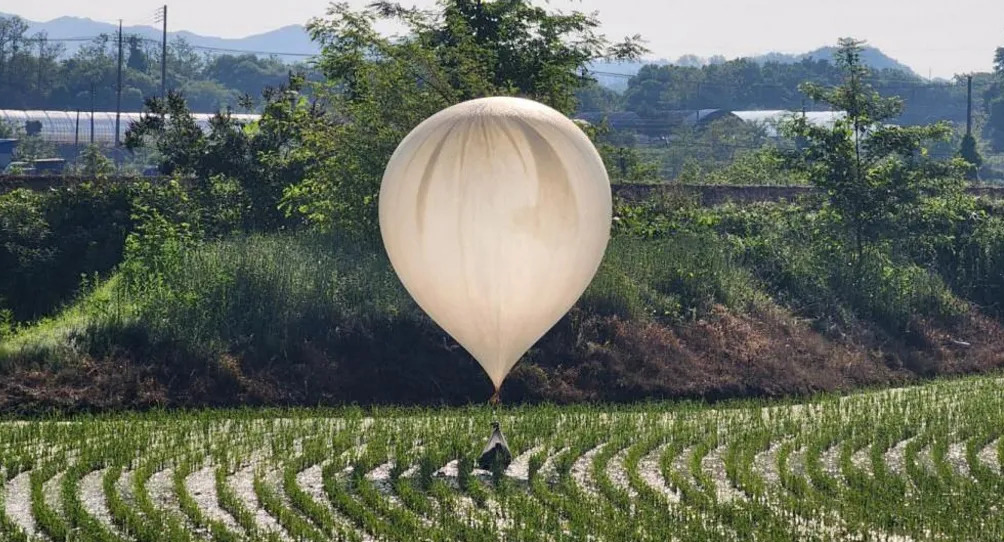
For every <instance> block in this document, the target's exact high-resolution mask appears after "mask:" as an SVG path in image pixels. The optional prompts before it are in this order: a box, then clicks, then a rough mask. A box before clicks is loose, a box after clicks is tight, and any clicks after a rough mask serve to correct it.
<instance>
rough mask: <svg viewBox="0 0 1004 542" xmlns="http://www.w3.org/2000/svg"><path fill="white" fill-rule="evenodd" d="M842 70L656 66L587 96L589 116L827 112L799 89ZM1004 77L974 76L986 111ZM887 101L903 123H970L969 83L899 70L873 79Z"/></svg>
mask: <svg viewBox="0 0 1004 542" xmlns="http://www.w3.org/2000/svg"><path fill="white" fill-rule="evenodd" d="M840 77H841V75H840V69H839V68H838V67H837V66H835V65H834V64H833V63H831V62H829V61H827V60H820V59H812V58H806V59H803V60H801V61H799V62H794V63H792V62H773V61H767V62H758V61H756V60H754V59H747V58H742V59H736V60H729V61H725V62H721V63H714V64H709V65H705V66H699V67H698V66H677V65H661V66H657V65H648V66H643V67H642V68H641V70H640V71H639V72H638V74H637V75H635V76H633V77H631V78H630V79H629V81H628V86H627V89H626V90H625V91H624V92H623V93H617V92H613V91H610V90H608V89H605V88H601V87H598V86H593V87H590V88H589V89H587V90H584V91H581V92H580V95H579V96H580V109H581V110H583V111H632V112H634V113H637V114H638V115H639V116H641V117H642V118H645V119H652V120H658V119H660V118H661V117H663V116H665V115H666V114H667V113H669V112H672V111H678V110H693V109H728V110H733V111H737V110H742V111H748V110H764V109H768V110H775V109H784V110H789V111H800V110H802V109H808V110H814V109H819V106H818V105H817V104H813V103H812V102H809V101H806V98H805V94H804V93H802V92H801V91H800V90H799V85H801V84H802V83H805V82H807V81H811V82H814V83H818V84H822V85H834V84H836V83H838V82H839V81H840ZM998 81H999V80H998V78H996V77H995V76H994V75H993V74H990V73H982V74H977V75H976V76H975V77H974V100H975V101H976V106H977V108H979V109H980V110H985V109H988V108H989V104H990V102H991V101H992V100H993V99H994V98H996V97H997V96H998V94H999V88H998V85H997V82H998ZM869 82H870V83H871V84H872V85H873V86H874V88H875V90H876V91H878V92H879V93H880V94H882V95H886V96H900V97H901V98H903V100H904V102H905V104H906V107H905V110H904V113H903V115H902V116H901V117H900V118H899V119H897V120H898V122H901V123H903V124H924V123H929V122H934V121H939V120H947V121H952V122H965V120H966V92H967V90H966V81H965V78H963V77H959V78H956V80H954V81H950V82H945V81H942V82H931V81H927V80H925V79H922V78H920V77H918V76H917V75H915V74H913V73H911V72H907V71H903V70H895V69H883V70H873V72H872V77H871V81H869Z"/></svg>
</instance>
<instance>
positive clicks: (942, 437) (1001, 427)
mask: <svg viewBox="0 0 1004 542" xmlns="http://www.w3.org/2000/svg"><path fill="white" fill-rule="evenodd" d="M1002 391H1004V383H1002V381H1001V380H1000V379H998V378H988V377H983V378H971V379H964V380H955V381H946V382H937V383H932V384H928V385H924V386H920V387H915V388H906V389H897V390H887V391H876V392H866V393H862V394H859V395H854V396H848V397H822V398H819V399H816V400H812V401H809V402H806V403H804V404H794V403H764V402H742V403H731V404H726V405H714V406H707V405H699V404H690V403H687V404H682V403H665V404H662V403H660V404H646V405H636V406H630V407H598V406H596V407H519V408H513V409H503V410H501V411H499V412H498V413H497V416H498V418H499V419H500V420H501V422H502V426H503V429H504V430H505V432H506V434H507V437H508V439H509V444H510V447H511V448H512V449H513V453H514V456H516V457H515V459H514V461H513V463H512V464H511V465H510V466H509V467H508V468H507V469H505V470H504V471H503V470H501V469H497V470H496V471H495V472H488V471H480V470H477V469H475V468H474V462H475V459H476V457H477V455H478V453H479V452H480V448H481V446H482V445H483V444H484V442H485V440H486V439H487V436H488V434H489V432H490V430H489V427H490V421H491V419H492V417H493V415H495V414H493V413H492V412H491V411H490V410H489V409H488V408H487V407H486V408H475V407H471V408H467V409H443V410H417V409H416V410H366V411H364V410H361V409H349V408H345V409H317V410H283V411H278V410H272V411H261V410H243V411H207V412H190V413H147V414H141V415H134V416H124V415H118V416H111V417H97V418H70V419H61V420H56V419H53V420H42V421H8V422H3V423H2V425H0V457H2V471H0V473H2V476H0V480H3V486H2V491H0V499H2V502H0V511H2V515H0V540H4V541H8V540H9V541H19V542H20V541H35V540H38V541H44V540H48V541H57V540H58V541H63V540H86V541H126V540H137V541H149V542H153V541H169V542H171V541H186V542H187V541H200V540H215V541H221V542H222V541H245V540H247V541H259V540H261V541H270V542H271V541H310V542H320V541H328V540H352V541H369V540H395V541H398V540H400V541H412V540H470V541H481V540H484V541H488V540H492V541H495V540H514V541H516V540H518V541H535V540H541V541H560V540H576V541H579V540H597V541H600V540H609V541H615V540H616V541H620V540H624V541H634V540H659V541H668V540H675V541H681V542H682V541H707V540H763V541H774V540H776V541H781V540H784V541H790V540H887V541H910V540H978V541H997V540H1004V513H1002V510H1001V506H1002V505H1004V476H1002V473H1001V464H1002V459H1004V457H1002V456H1004V446H1002V445H1001V442H1002V441H1001V440H1000V437H1001V433H1002V431H1004V393H1002Z"/></svg>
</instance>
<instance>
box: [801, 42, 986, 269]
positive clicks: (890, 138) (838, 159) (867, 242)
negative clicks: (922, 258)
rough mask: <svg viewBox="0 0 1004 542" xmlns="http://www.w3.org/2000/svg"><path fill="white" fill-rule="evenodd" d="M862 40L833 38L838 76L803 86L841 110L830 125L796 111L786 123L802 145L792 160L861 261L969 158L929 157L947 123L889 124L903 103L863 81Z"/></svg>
mask: <svg viewBox="0 0 1004 542" xmlns="http://www.w3.org/2000/svg"><path fill="white" fill-rule="evenodd" d="M863 43H864V42H861V41H857V40H853V39H842V40H840V48H839V50H838V52H837V55H836V61H837V65H838V66H839V67H840V69H841V72H842V74H843V82H842V83H841V84H840V85H837V86H834V87H826V86H823V85H819V84H815V83H807V84H805V85H803V86H802V90H803V91H804V92H805V94H806V95H807V96H808V97H809V98H810V99H812V100H813V101H815V102H817V103H823V104H827V105H829V106H830V107H832V108H834V109H836V110H838V111H844V112H846V117H845V118H844V119H842V120H840V121H838V122H836V123H835V124H834V126H832V127H824V126H817V125H813V124H811V123H810V122H808V121H807V120H806V119H804V118H802V117H797V118H796V119H795V120H794V121H792V122H791V124H790V125H789V126H788V130H789V132H790V133H791V135H793V136H796V137H800V138H803V140H804V141H805V147H804V149H803V150H802V151H801V152H800V153H799V154H798V155H797V156H795V157H794V158H793V159H794V160H795V163H796V164H797V165H798V167H799V168H800V169H801V170H802V171H804V173H805V174H806V175H807V177H808V178H809V180H810V181H811V182H812V183H813V184H815V185H816V186H818V187H820V188H822V189H823V190H825V193H826V194H827V195H828V202H827V203H828V211H829V212H830V213H832V215H833V216H834V217H835V218H836V220H837V221H838V223H839V224H841V225H842V226H843V227H844V228H845V231H846V232H847V234H848V238H849V241H850V243H851V245H852V246H851V248H852V250H851V253H852V255H853V259H854V261H856V262H858V263H859V264H860V263H861V262H862V260H863V258H864V257H865V255H866V252H867V251H868V249H869V248H870V247H871V246H872V245H874V244H875V243H878V242H881V241H883V240H889V239H892V238H895V237H896V236H897V235H898V234H902V233H904V231H903V229H904V228H905V227H908V226H907V224H909V220H904V219H903V218H904V217H909V216H911V213H913V212H914V211H915V210H916V209H917V208H918V206H920V205H922V204H923V203H924V201H925V200H926V199H928V198H931V197H935V196H939V195H941V194H943V193H944V192H946V191H951V190H957V189H959V188H960V187H961V184H962V174H963V171H965V169H966V167H968V164H966V163H965V162H964V161H961V160H949V161H939V160H935V159H933V158H931V157H930V155H929V153H928V145H930V144H931V143H933V142H935V141H939V140H945V139H947V138H948V137H949V135H950V134H951V127H950V126H949V125H948V124H945V123H940V124H933V125H927V126H912V127H903V126H892V125H889V124H886V121H888V120H889V119H892V118H894V117H896V116H897V115H899V113H900V112H901V111H902V109H903V102H902V100H900V99H899V98H885V97H882V96H881V95H879V93H877V92H876V91H875V90H874V89H873V88H872V87H871V85H869V84H868V83H867V77H868V75H869V70H868V68H867V67H866V66H864V65H863V64H862V62H861V50H862V46H863Z"/></svg>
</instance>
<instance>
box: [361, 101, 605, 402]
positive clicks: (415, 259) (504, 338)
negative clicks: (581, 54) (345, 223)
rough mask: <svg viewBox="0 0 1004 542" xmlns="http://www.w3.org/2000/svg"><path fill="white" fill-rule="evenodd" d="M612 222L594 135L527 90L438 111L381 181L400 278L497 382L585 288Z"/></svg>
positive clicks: (389, 245)
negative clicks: (524, 94) (529, 97)
mask: <svg viewBox="0 0 1004 542" xmlns="http://www.w3.org/2000/svg"><path fill="white" fill-rule="evenodd" d="M610 220H611V197H610V181H609V179H608V178H607V173H606V168H605V167H604V166H603V161H602V160H601V159H600V156H599V154H598V153H597V152H596V149H595V147H593V144H592V143H591V142H590V141H589V139H588V138H587V137H586V136H585V134H583V133H582V131H581V130H580V129H579V128H578V127H577V126H576V125H575V124H574V123H573V122H572V121H571V120H569V119H568V118H567V117H565V116H564V115H562V114H561V113H559V112H557V111H555V110H553V109H551V108H549V107H547V106H545V105H542V104H539V103H537V102H534V101H531V100H524V99H519V98H483V99H479V100H472V101H469V102H464V103H461V104H458V105H455V106H453V107H450V108H447V109H445V110H443V111H440V112H439V113H437V114H436V115H433V116H432V117H430V118H429V119H427V120H426V121H425V122H423V123H422V124H420V125H419V126H418V127H417V128H415V129H414V130H413V131H412V132H411V133H410V134H408V136H407V137H406V138H405V139H404V141H402V142H401V144H400V146H398V148H397V150H396V151H395V152H394V155H393V156H392V157H391V160H390V163H389V164H388V166H387V170H386V172H385V173H384V177H383V183H382V185H381V188H380V231H381V234H382V235H383V241H384V246H385V248H386V250H387V254H388V256H389V257H390V262H391V264H392V265H393V267H394V270H395V271H396V272H397V274H398V277H400V279H401V282H402V283H403V284H404V286H405V288H406V289H407V290H408V292H409V293H410V294H411V295H412V297H414V298H415V301H416V302H417V303H418V305H419V306H420V307H422V309H423V310H425V312H426V313H428V314H429V316H430V317H432V319H433V320H435V321H436V323H438V324H439V325H440V326H442V328H443V329H444V330H446V332H447V333H449V334H450V335H451V336H453V338H455V339H456V340H457V342H459V343H460V344H461V345H462V346H463V347H464V348H465V349H467V351H468V352H470V353H471V355H473V356H474V358H475V359H477V361H478V362H479V363H480V364H481V366H482V367H483V368H484V370H485V372H487V373H488V376H489V377H490V378H491V380H492V383H494V384H495V388H496V389H498V388H499V387H500V386H501V385H502V381H503V380H504V379H505V377H506V375H507V374H509V371H510V370H511V369H512V367H513V366H514V365H515V364H516V362H517V361H519V358H520V357H521V356H522V355H523V354H524V353H525V352H526V351H527V349H529V348H530V346H532V345H533V343H535V342H536V341H537V340H538V339H540V337H542V336H543V335H544V334H545V333H546V332H547V330H548V329H550V328H551V327H552V326H553V325H554V324H555V323H557V322H558V320H559V319H561V317H562V316H563V315H564V314H565V313H566V312H568V310H569V309H570V308H571V307H572V305H574V304H575V302H576V300H578V298H579V297H580V296H581V295H582V292H583V291H585V289H586V287H587V286H588V285H589V282H590V281H591V280H592V278H593V276H594V275H595V274H596V270H597V268H598V267H599V265H600V261H601V260H602V258H603V253H604V251H605V250H606V246H607V241H608V240H609V235H610Z"/></svg>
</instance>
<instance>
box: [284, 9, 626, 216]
mask: <svg viewBox="0 0 1004 542" xmlns="http://www.w3.org/2000/svg"><path fill="white" fill-rule="evenodd" d="M383 23H395V24H399V25H402V26H403V27H404V28H405V32H404V34H403V35H402V36H399V37H395V38H388V37H385V36H383V35H381V34H380V33H379V32H378V31H377V30H376V25H377V24H383ZM598 25H599V21H598V20H597V19H596V18H595V17H593V16H591V15H585V14H582V13H578V12H572V13H570V14H561V13H554V12H551V11H549V10H548V9H546V8H544V7H539V6H535V5H533V4H532V3H531V2H528V1H525V0H507V1H503V2H481V1H477V0H445V1H443V2H441V3H439V4H438V5H437V8H436V9H435V10H434V11H429V12H426V11H420V10H417V9H407V8H404V7H402V6H400V5H398V4H394V3H389V2H378V3H375V4H373V5H372V6H370V7H369V8H367V9H364V10H362V11H354V10H352V9H351V8H350V7H349V6H348V4H344V3H341V4H335V5H333V6H332V8H331V9H330V11H329V17H328V19H325V20H315V21H313V22H312V23H311V24H310V27H309V28H310V31H311V33H312V34H313V37H314V39H315V40H317V41H319V42H320V43H321V44H322V45H323V53H322V55H321V58H320V60H319V61H318V68H319V69H320V70H321V72H322V73H323V74H324V75H325V77H326V78H327V83H326V85H325V88H324V89H323V90H319V91H318V92H319V93H321V92H323V94H324V97H325V99H326V100H327V101H328V104H329V109H330V111H331V112H332V117H333V118H334V119H335V120H334V121H333V122H327V123H317V124H313V125H310V126H306V127H304V136H303V140H304V149H303V152H304V153H305V154H307V155H309V156H312V157H316V160H317V163H316V164H315V165H314V166H313V167H311V168H310V169H309V170H308V171H307V176H306V179H304V181H303V182H301V183H298V184H296V185H295V186H293V187H290V188H289V189H287V190H286V194H285V200H284V204H283V205H284V209H286V211H287V212H289V213H290V214H297V215H301V216H304V217H306V218H307V219H309V220H310V221H311V222H312V223H315V224H320V225H324V226H336V227H338V228H341V229H352V230H355V231H357V232H362V233H372V232H373V231H375V228H376V197H377V192H378V188H379V183H380V178H381V176H382V174H383V169H384V167H385V166H386V164H387V161H388V160H389V158H390V155H391V154H392V152H393V151H394V149H395V148H396V147H397V144H398V143H399V142H400V141H401V140H402V139H403V138H404V136H405V135H406V134H407V133H408V132H409V131H411V129H412V128H414V127H415V126H417V125H418V124H419V122H421V121H422V120H424V119H426V118H428V117H429V116H431V115H432V114H434V113H435V112H437V111H439V110H441V109H443V108H445V107H447V106H450V105H453V104H455V103H458V102H460V101H464V100H468V99H472V98H478V97H484V96H490V95H520V96H525V97H529V98H533V99H536V100H538V101H542V102H544V103H546V104H548V105H551V106H553V107H555V108H556V109H558V110H560V111H563V112H566V113H568V112H571V111H572V109H573V108H574V106H575V92H576V90H578V89H579V88H581V87H582V86H584V85H585V84H586V83H587V82H588V78H587V77H586V76H585V67H586V64H587V63H588V62H589V61H590V60H593V59H595V58H598V57H601V56H614V57H626V56H632V55H636V54H638V52H639V51H641V50H642V49H641V47H640V45H639V43H638V39H637V38H631V39H628V40H626V41H625V42H624V43H621V44H615V45H609V44H608V43H607V42H606V40H605V39H604V38H603V36H601V35H599V34H597V33H596V29H597V27H598Z"/></svg>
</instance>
